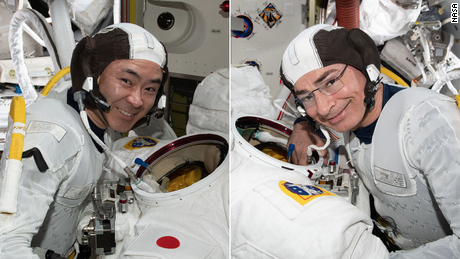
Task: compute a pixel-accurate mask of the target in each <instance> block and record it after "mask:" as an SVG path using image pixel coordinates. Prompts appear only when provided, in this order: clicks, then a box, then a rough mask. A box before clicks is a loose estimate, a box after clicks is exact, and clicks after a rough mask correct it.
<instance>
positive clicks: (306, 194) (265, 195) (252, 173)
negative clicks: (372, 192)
mask: <svg viewBox="0 0 460 259" xmlns="http://www.w3.org/2000/svg"><path fill="white" fill-rule="evenodd" d="M234 146H235V147H234V151H233V152H232V167H233V168H232V173H231V197H232V201H231V208H232V210H231V220H232V224H231V232H232V233H231V237H232V239H231V247H232V252H231V253H232V258H235V259H237V258H330V259H334V258H382V259H383V258H388V251H387V250H386V248H385V247H384V245H383V243H382V242H381V241H380V240H379V239H378V238H377V237H375V236H373V235H372V222H371V219H370V218H369V217H368V216H366V215H365V214H364V213H363V212H361V211H360V210H359V209H357V208H356V207H354V206H353V205H351V204H350V203H349V202H348V201H347V200H345V199H343V198H342V197H339V196H336V195H334V194H332V193H330V192H328V191H325V190H322V189H320V188H317V187H315V186H313V184H312V182H311V180H310V179H309V178H308V177H307V176H306V175H305V174H302V173H299V172H296V171H290V170H285V169H282V168H280V167H278V168H277V167H275V166H271V165H269V164H267V163H265V162H263V161H258V160H257V159H256V158H255V157H254V156H252V155H251V154H247V153H245V152H244V151H243V150H241V148H239V146H238V144H236V143H234Z"/></svg>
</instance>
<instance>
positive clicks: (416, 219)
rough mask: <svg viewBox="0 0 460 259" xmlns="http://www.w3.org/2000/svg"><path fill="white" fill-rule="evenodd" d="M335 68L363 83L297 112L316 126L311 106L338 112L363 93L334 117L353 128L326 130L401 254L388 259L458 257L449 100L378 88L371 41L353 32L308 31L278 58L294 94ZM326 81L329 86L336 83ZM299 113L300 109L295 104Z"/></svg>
mask: <svg viewBox="0 0 460 259" xmlns="http://www.w3.org/2000/svg"><path fill="white" fill-rule="evenodd" d="M337 64H346V65H349V66H352V67H354V68H355V69H357V70H358V71H355V72H356V73H354V74H355V75H357V76H358V77H360V78H361V80H362V82H363V83H361V84H353V83H352V82H351V81H348V82H347V83H346V84H345V83H343V85H342V88H340V89H338V91H341V92H336V93H337V94H336V93H332V94H329V96H328V98H329V99H328V103H327V104H326V105H324V106H321V105H319V102H318V103H317V102H316V101H315V102H314V103H313V105H314V106H310V107H312V108H313V109H309V107H307V109H306V110H308V112H306V110H305V109H304V112H305V113H306V114H305V116H306V117H308V118H309V120H310V121H311V120H312V117H313V119H315V120H319V121H321V120H322V117H320V116H319V115H318V113H317V112H316V110H315V108H314V107H319V106H321V107H322V109H323V110H328V109H330V110H332V107H340V106H339V104H338V103H340V102H341V103H342V104H343V103H344V102H348V103H347V107H350V106H348V105H349V104H350V103H351V102H352V101H348V100H350V99H351V98H350V97H349V96H346V93H347V91H350V90H357V91H362V90H361V89H363V90H364V92H363V94H361V97H359V99H358V102H357V104H358V106H357V107H359V108H357V109H355V110H351V109H349V110H346V109H347V108H343V109H342V111H344V112H343V113H341V114H343V115H344V117H343V118H344V119H343V120H342V121H341V122H350V121H353V120H357V121H360V122H353V123H352V124H351V125H347V126H344V123H341V122H338V123H332V124H333V126H334V127H342V126H344V127H343V128H342V131H344V139H345V144H346V146H347V149H348V151H349V155H350V157H351V158H352V162H353V164H354V166H355V167H356V168H357V170H358V172H359V175H360V178H361V179H362V181H363V183H364V185H365V186H366V187H367V189H368V190H369V192H370V193H371V194H372V196H373V197H374V200H375V210H376V214H377V215H376V221H378V222H379V223H380V225H381V226H380V229H381V230H383V233H384V234H386V235H387V236H388V237H389V238H391V239H393V240H392V241H391V242H392V243H393V244H396V245H397V246H399V248H401V249H404V251H396V252H394V253H391V254H390V256H391V257H394V258H414V259H415V258H458V257H460V254H459V251H460V241H459V234H460V230H459V225H458V214H459V212H460V209H459V206H458V194H459V191H458V188H457V186H458V184H457V183H458V179H459V178H458V177H457V176H456V175H457V174H458V172H459V170H460V167H459V163H458V160H457V159H456V158H455V156H456V155H457V154H458V153H459V150H460V140H459V134H460V114H459V111H458V107H457V106H456V105H455V101H454V100H453V99H452V98H450V97H447V96H443V95H441V94H438V93H435V92H434V91H430V90H428V89H418V88H415V89H405V90H401V88H399V87H395V86H390V85H386V84H382V83H380V72H379V70H378V69H377V68H378V67H380V58H379V53H378V50H377V48H376V46H375V44H374V42H373V41H372V39H371V38H370V37H369V36H368V35H367V34H365V33H364V32H362V31H361V30H359V29H351V30H346V29H343V28H340V27H335V26H329V25H315V26H312V27H310V28H308V29H306V30H304V31H303V32H302V33H301V34H299V35H298V36H297V37H296V38H295V39H294V40H293V41H292V42H291V43H290V45H289V46H288V48H287V49H286V52H285V53H284V56H283V62H282V70H283V72H282V74H283V75H282V77H283V82H284V83H285V85H286V86H288V87H289V88H290V89H291V90H292V91H294V90H295V91H297V93H299V92H300V91H301V90H305V88H302V86H304V85H302V84H301V83H299V82H300V79H299V78H301V77H303V78H304V79H307V82H308V83H309V82H310V81H308V80H314V78H318V77H316V76H313V75H315V73H324V74H326V73H327V71H331V70H328V69H330V68H331V67H332V66H333V65H337ZM363 77H365V80H364V78H363ZM343 80H344V81H346V80H345V79H343ZM328 82H329V83H330V84H331V85H333V84H334V83H335V82H337V81H336V80H332V81H328ZM305 85H307V83H305ZM308 90H311V89H308ZM310 94H311V92H310ZM341 94H342V95H341ZM358 95H359V94H355V96H358ZM304 99H305V98H304ZM360 102H363V105H360V104H359V103H360ZM310 104H312V103H310ZM321 104H324V103H321ZM301 105H302V106H301ZM379 106H380V107H379ZM299 107H301V108H302V107H303V108H305V107H306V105H304V102H303V101H300V104H299ZM381 108H382V109H383V110H382V111H381V110H380V109H381ZM330 110H329V111H330ZM345 110H346V111H345ZM350 110H351V111H350ZM349 111H350V112H349ZM362 114H364V115H362ZM309 116H312V117H309ZM333 116H334V115H333ZM335 116H338V115H335ZM366 120H367V121H366ZM321 123H324V124H328V123H329V121H328V120H324V121H321ZM352 130H353V133H351V132H350V131H352ZM307 131H308V129H307V130H302V132H307ZM293 134H294V133H293ZM302 137H305V135H302ZM361 142H362V144H361ZM385 241H387V240H385Z"/></svg>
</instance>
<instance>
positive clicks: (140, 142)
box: [123, 137, 158, 150]
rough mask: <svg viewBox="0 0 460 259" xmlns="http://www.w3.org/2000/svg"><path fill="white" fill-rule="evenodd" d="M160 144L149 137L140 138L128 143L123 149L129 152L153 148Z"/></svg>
mask: <svg viewBox="0 0 460 259" xmlns="http://www.w3.org/2000/svg"><path fill="white" fill-rule="evenodd" d="M157 143H158V141H157V140H156V139H153V138H149V137H138V138H135V139H132V140H131V141H130V142H128V143H126V145H124V146H123V147H124V148H126V149H128V150H134V149H139V148H144V147H153V146H155V145H156V144H157Z"/></svg>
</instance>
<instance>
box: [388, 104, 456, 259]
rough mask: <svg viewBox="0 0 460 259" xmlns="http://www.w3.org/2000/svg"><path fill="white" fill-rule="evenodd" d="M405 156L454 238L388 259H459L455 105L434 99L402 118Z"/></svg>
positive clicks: (393, 255)
mask: <svg viewBox="0 0 460 259" xmlns="http://www.w3.org/2000/svg"><path fill="white" fill-rule="evenodd" d="M405 119H407V120H406V121H407V123H405V125H404V126H403V127H402V128H401V130H403V132H404V134H403V145H404V148H403V150H404V153H405V155H406V157H407V159H408V160H409V164H410V165H411V166H413V167H414V168H419V169H420V172H421V173H422V174H423V175H422V176H421V177H424V178H425V179H427V184H428V185H429V188H430V189H431V191H432V193H433V196H434V198H435V200H436V203H437V204H438V205H439V208H440V210H441V212H442V214H443V215H444V217H445V219H446V220H447V222H448V223H449V224H450V228H451V229H452V232H453V234H452V235H450V236H446V237H444V238H442V239H439V240H437V241H435V242H431V243H428V244H426V245H423V246H420V247H418V248H416V249H413V250H408V251H401V252H398V253H392V254H391V258H417V259H419V258H460V239H459V237H460V221H459V220H458V219H459V215H460V201H459V197H460V188H459V186H460V174H459V172H460V157H459V156H460V112H459V109H458V107H457V106H456V104H455V102H454V101H453V100H452V101H446V100H445V99H440V98H433V99H430V100H429V101H425V102H424V103H422V104H420V105H418V106H417V107H415V108H414V109H413V110H412V111H411V112H410V113H409V114H408V116H407V117H406V118H405Z"/></svg>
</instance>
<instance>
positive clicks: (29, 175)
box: [0, 24, 167, 258]
mask: <svg viewBox="0 0 460 259" xmlns="http://www.w3.org/2000/svg"><path fill="white" fill-rule="evenodd" d="M114 38H116V39H117V40H116V41H115V40H114ZM105 51H107V52H105ZM96 55H97V57H96ZM123 59H142V60H143V61H149V62H151V63H155V64H153V65H157V66H158V70H159V71H161V72H159V74H163V77H160V78H161V79H160V82H159V87H158V89H157V90H158V92H160V93H161V92H162V87H163V85H164V83H165V82H166V79H167V67H166V63H167V61H166V53H165V50H164V48H163V46H162V45H161V43H160V42H159V41H158V40H157V39H156V38H155V37H154V36H153V35H151V34H150V33H149V32H147V31H146V30H144V29H143V28H142V27H139V26H137V25H134V24H117V25H112V26H111V27H107V28H105V29H103V30H101V31H100V32H99V33H97V34H95V35H94V36H93V37H86V38H83V39H82V40H81V41H80V42H79V43H78V44H77V46H76V48H75V50H74V55H73V56H72V63H71V73H72V88H71V89H70V90H69V97H68V98H67V104H65V103H63V102H62V101H59V100H56V99H51V98H45V99H41V100H40V101H38V102H36V103H34V104H33V105H31V106H29V107H27V114H26V120H27V121H26V126H27V134H26V135H25V139H24V148H23V154H22V158H23V159H22V160H23V164H24V166H23V168H22V173H21V174H17V173H18V172H13V171H10V170H8V171H6V170H5V166H6V163H5V162H6V159H7V158H8V156H7V155H5V156H3V157H2V165H1V166H2V168H1V169H2V170H1V171H0V172H1V181H2V186H1V189H0V191H1V193H2V195H1V197H0V202H1V205H2V206H1V207H2V212H6V213H2V214H0V220H1V224H0V258H39V257H38V255H36V254H40V256H44V253H45V252H46V251H47V250H52V251H54V252H56V253H58V254H60V255H62V256H68V255H69V254H70V252H71V251H72V248H73V244H74V243H75V241H76V238H77V233H78V232H77V231H76V230H77V223H78V220H79V217H80V214H81V213H82V212H83V211H84V209H85V208H86V205H87V203H88V201H89V194H90V192H91V190H92V187H93V186H94V185H95V184H96V183H97V182H98V180H99V178H100V176H101V173H102V168H103V162H104V159H105V155H104V154H103V153H102V152H103V151H102V149H104V148H105V150H106V151H109V150H108V147H107V146H106V145H105V144H104V143H103V141H102V138H104V131H105V128H104V129H101V128H99V127H98V126H97V125H96V122H95V121H90V120H88V119H87V116H86V115H85V112H88V113H89V110H88V109H86V110H85V109H84V108H92V109H90V110H91V111H96V112H100V113H101V114H102V110H104V111H109V112H108V113H109V114H110V112H111V111H113V109H112V110H111V109H110V105H108V104H107V103H105V101H107V102H110V103H111V104H112V102H113V100H110V101H109V100H107V99H105V97H104V96H102V94H101V93H100V91H99V82H98V78H99V76H100V75H101V74H102V72H103V71H104V69H105V68H106V67H107V66H109V64H111V63H112V62H113V61H114V60H123ZM117 62H118V61H117ZM149 64H150V63H149ZM128 81H129V80H128ZM93 82H94V83H93ZM111 85H112V84H111ZM105 86H107V84H105ZM138 87H139V86H138ZM72 91H73V92H74V93H77V92H78V93H80V94H78V93H77V96H79V97H83V96H84V94H82V93H86V94H87V95H86V96H87V98H82V99H80V101H81V102H79V103H78V104H77V101H74V98H73V97H74V96H73V95H72ZM151 96H152V98H153V96H156V99H155V101H154V102H152V104H151V105H150V106H149V107H148V109H146V110H145V112H143V113H142V114H143V116H144V117H143V118H140V119H139V118H137V119H136V120H135V121H133V123H138V124H142V122H146V120H147V119H148V118H147V117H148V116H149V115H151V114H152V113H153V110H154V108H156V104H157V103H158V99H159V98H160V94H156V95H151ZM118 98H119V99H120V100H122V102H123V103H124V105H126V107H128V105H130V104H129V103H127V101H126V99H127V97H126V95H125V96H118ZM77 99H78V98H77ZM112 99H113V98H112ZM83 103H84V104H85V105H86V107H84V105H83ZM77 106H78V107H77ZM101 106H103V107H102V108H101ZM104 107H105V108H104ZM82 110H83V111H82ZM78 111H81V114H82V116H81V117H80V116H79V113H78ZM93 114H94V113H93ZM101 116H104V115H103V114H102V115H101ZM82 118H86V120H85V119H83V120H82ZM92 118H94V117H92ZM82 121H83V123H82ZM91 122H92V123H93V124H91ZM107 124H109V123H108V122H107ZM108 126H113V125H108ZM14 127H15V125H14V124H13V125H12V126H10V128H14ZM87 129H88V130H87ZM114 129H115V127H114ZM116 130H118V129H116ZM94 131H96V133H94ZM9 138H10V139H11V129H10V134H9ZM10 139H9V140H8V142H9V141H10ZM93 141H95V142H96V143H97V144H98V145H96V144H94V142H93ZM110 141H111V140H110ZM6 146H7V148H8V147H9V143H8V144H7V145H6ZM10 172H11V173H13V174H14V175H13V176H14V177H10V176H11V175H9V174H10ZM12 178H14V179H15V181H16V180H17V181H18V183H17V182H14V184H15V185H16V183H17V186H16V189H17V192H18V195H17V198H12V197H14V195H8V194H6V195H5V193H4V191H5V190H6V189H7V188H5V185H8V187H9V188H10V189H11V186H10V184H11V183H12V182H13V181H11V182H8V183H7V181H9V180H8V179H12ZM13 189H14V188H13ZM4 204H8V205H10V206H9V207H11V208H12V209H11V210H8V211H6V210H5V211H4V210H3V207H4V206H3V205H4ZM31 246H32V247H36V248H37V249H35V250H34V252H35V253H36V254H33V253H32V248H31Z"/></svg>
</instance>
